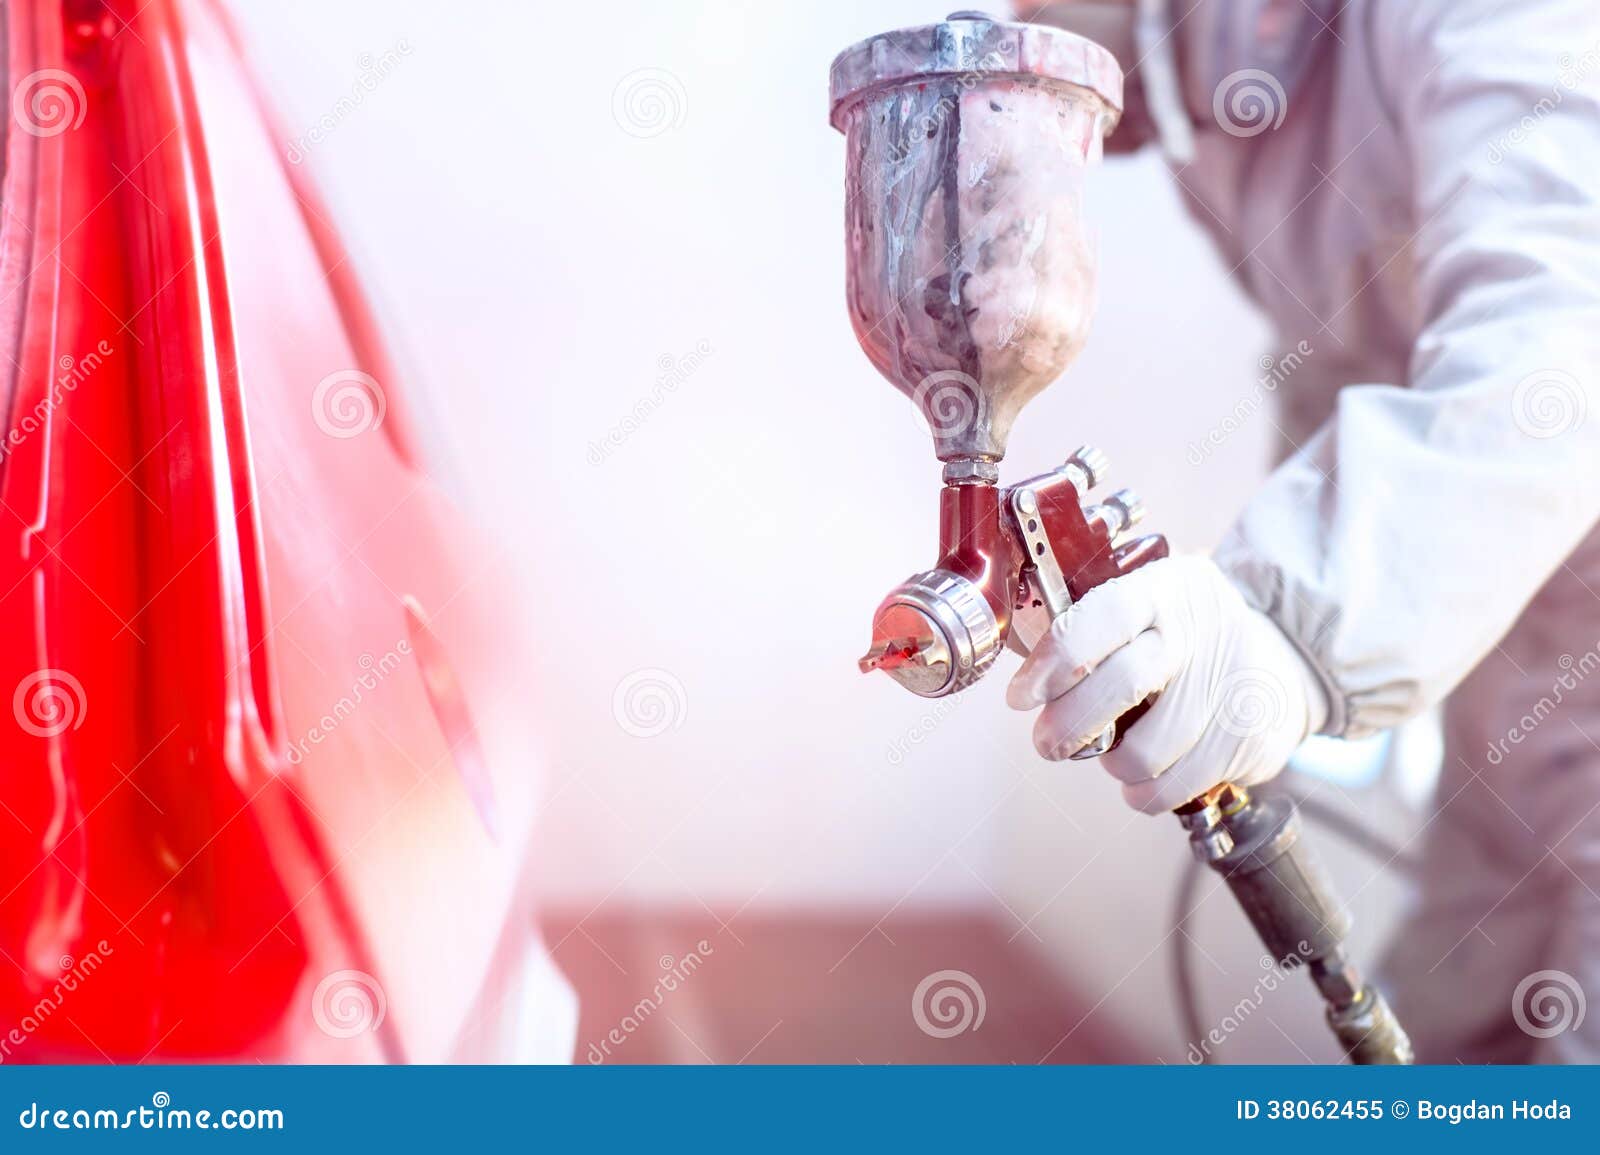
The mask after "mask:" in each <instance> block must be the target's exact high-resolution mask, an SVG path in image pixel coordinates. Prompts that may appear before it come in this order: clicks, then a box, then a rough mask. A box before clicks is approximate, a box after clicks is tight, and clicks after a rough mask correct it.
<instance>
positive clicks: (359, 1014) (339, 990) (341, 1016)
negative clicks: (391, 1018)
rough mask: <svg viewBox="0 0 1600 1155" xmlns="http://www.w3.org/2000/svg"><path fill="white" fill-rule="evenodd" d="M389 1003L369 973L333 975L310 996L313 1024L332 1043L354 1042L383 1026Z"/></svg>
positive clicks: (339, 973) (341, 972)
mask: <svg viewBox="0 0 1600 1155" xmlns="http://www.w3.org/2000/svg"><path fill="white" fill-rule="evenodd" d="M388 1011H389V1000H388V999H387V998H386V997H385V996H384V993H383V986H382V985H381V984H380V983H379V982H378V980H377V979H375V978H373V977H372V976H371V975H369V974H368V973H367V972H366V971H349V970H346V971H334V972H333V973H332V974H330V975H327V976H326V977H325V978H323V980H322V981H321V982H320V983H318V984H317V989H316V990H314V991H312V992H311V1021H312V1022H314V1023H316V1024H317V1030H319V1031H321V1032H322V1033H323V1034H325V1035H327V1036H328V1037H329V1038H331V1039H353V1038H355V1037H356V1036H357V1035H364V1034H366V1033H367V1032H368V1031H375V1030H377V1029H378V1028H379V1027H381V1026H383V1019H384V1016H385V1015H386V1014H387V1013H388Z"/></svg>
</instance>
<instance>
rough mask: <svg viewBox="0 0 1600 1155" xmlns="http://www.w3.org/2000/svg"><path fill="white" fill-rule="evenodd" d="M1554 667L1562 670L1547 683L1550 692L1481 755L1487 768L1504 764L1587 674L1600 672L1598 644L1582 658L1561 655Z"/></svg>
mask: <svg viewBox="0 0 1600 1155" xmlns="http://www.w3.org/2000/svg"><path fill="white" fill-rule="evenodd" d="M1556 665H1557V666H1559V667H1560V668H1561V673H1560V674H1558V675H1556V678H1555V680H1554V681H1553V682H1551V683H1550V692H1549V693H1548V694H1545V695H1544V696H1542V697H1541V698H1540V699H1539V700H1538V701H1537V702H1535V703H1534V704H1533V705H1532V706H1531V707H1529V709H1528V712H1527V713H1525V714H1523V715H1522V717H1520V718H1518V719H1517V720H1516V722H1515V723H1514V724H1513V725H1512V726H1511V727H1510V729H1508V730H1507V731H1506V732H1505V734H1504V736H1503V737H1500V738H1496V739H1495V740H1494V741H1492V742H1490V743H1489V747H1488V750H1487V751H1486V752H1485V754H1484V757H1486V758H1487V759H1488V760H1489V765H1491V766H1498V765H1500V763H1502V762H1504V761H1505V760H1506V756H1507V755H1508V754H1510V753H1511V748H1512V747H1513V746H1520V745H1522V743H1523V741H1524V740H1526V739H1527V738H1528V736H1529V735H1530V734H1532V733H1533V732H1534V731H1535V730H1537V729H1538V728H1539V727H1540V726H1542V725H1544V723H1545V720H1546V719H1548V718H1549V717H1550V715H1552V714H1554V713H1555V712H1556V711H1557V710H1559V709H1560V708H1561V704H1562V703H1563V702H1565V701H1566V700H1567V695H1568V694H1570V693H1572V692H1573V691H1574V690H1576V689H1577V688H1578V687H1579V686H1580V685H1582V684H1583V682H1584V680H1585V679H1586V678H1588V677H1589V675H1590V674H1592V673H1594V672H1595V671H1596V670H1600V642H1596V643H1595V645H1594V646H1593V647H1591V648H1590V649H1589V650H1587V651H1585V652H1584V653H1583V655H1582V656H1581V657H1577V658H1574V657H1573V656H1572V655H1571V654H1562V655H1561V656H1560V657H1559V658H1557V659H1556Z"/></svg>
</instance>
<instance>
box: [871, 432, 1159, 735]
mask: <svg viewBox="0 0 1600 1155" xmlns="http://www.w3.org/2000/svg"><path fill="white" fill-rule="evenodd" d="M947 472H948V470H947ZM1105 473H1106V460H1105V457H1104V455H1103V454H1101V453H1100V452H1099V451H1097V450H1094V449H1090V448H1088V447H1084V448H1082V449H1079V450H1078V451H1077V452H1076V453H1074V454H1073V455H1072V456H1071V457H1069V458H1068V459H1067V460H1066V462H1065V463H1064V464H1063V465H1062V466H1060V467H1059V468H1058V469H1054V470H1052V471H1051V472H1049V473H1046V474H1042V475H1040V476H1038V477H1034V478H1030V479H1029V480H1027V481H1024V482H1022V483H1020V484H1017V485H1012V486H1008V487H1005V488H1001V487H999V486H997V485H995V484H993V483H990V482H988V481H986V480H982V479H968V480H965V481H961V482H954V481H952V482H948V483H947V484H946V485H945V486H944V488H943V490H942V491H941V492H940V495H939V542H940V546H939V550H940V558H939V562H938V564H937V565H935V566H934V568H933V569H930V570H925V571H923V572H921V573H918V574H914V575H912V576H911V577H910V578H908V579H907V580H906V581H904V582H902V583H901V584H900V585H899V586H898V587H896V588H895V589H894V590H893V591H891V592H890V594H889V596H888V597H886V598H885V599H884V600H883V603H882V604H881V605H880V606H879V607H878V612H877V613H876V615H874V618H873V624H872V645H871V647H870V648H869V650H868V651H867V653H866V655H865V656H863V657H862V658H861V660H860V663H859V665H860V667H861V669H862V670H863V671H864V672H865V671H871V670H882V671H884V672H886V673H888V674H889V676H890V677H892V678H894V679H895V680H896V681H898V682H899V683H900V684H901V685H903V686H905V687H906V688H907V689H908V690H910V691H912V692H913V693H915V694H920V695H922V696H923V697H928V698H934V697H942V696H943V695H945V694H953V693H956V692H957V691H959V690H963V689H965V688H966V687H967V686H970V685H971V684H972V683H974V682H976V681H977V680H978V679H979V678H981V677H982V676H983V675H984V674H985V673H986V672H987V671H988V670H989V668H990V666H991V665H992V664H993V663H994V660H995V658H996V657H997V656H998V655H999V652H1000V650H1001V649H1002V648H1003V647H1006V646H1008V645H1009V646H1010V648H1012V649H1013V650H1017V651H1019V652H1021V653H1027V652H1028V651H1029V650H1030V649H1032V647H1033V646H1034V645H1035V644H1036V643H1037V642H1038V640H1039V638H1040V637H1041V636H1042V635H1043V634H1044V632H1045V631H1046V630H1047V629H1049V627H1050V623H1051V622H1052V621H1054V620H1055V619H1056V618H1058V617H1060V616H1061V615H1062V614H1064V613H1065V612H1066V611H1067V609H1068V608H1069V607H1070V606H1071V605H1072V603H1073V602H1074V601H1075V600H1077V599H1078V598H1080V597H1082V596H1083V595H1084V594H1085V593H1086V592H1088V590H1090V589H1092V588H1093V587H1094V586H1097V585H1099V584H1100V583H1101V582H1105V581H1110V580H1111V579H1112V578H1115V577H1118V576H1120V575H1122V574H1125V573H1128V572H1129V571H1131V570H1133V569H1135V568H1137V567H1138V566H1141V565H1144V564H1145V563H1146V562H1149V561H1154V560H1155V559H1156V558H1160V557H1165V556H1166V555H1167V543H1166V539H1165V538H1162V537H1160V536H1159V535H1150V536H1146V537H1140V538H1135V539H1132V540H1125V539H1124V535H1125V534H1126V533H1127V531H1128V530H1131V529H1132V528H1133V527H1134V526H1135V525H1136V524H1138V522H1139V521H1140V520H1141V519H1142V517H1143V515H1144V510H1143V506H1142V504H1141V503H1140V501H1139V499H1138V497H1137V496H1135V495H1134V493H1133V492H1132V491H1131V490H1126V489H1124V490H1119V491H1118V492H1116V493H1114V494H1112V495H1110V496H1109V497H1107V498H1106V499H1105V500H1104V501H1101V502H1097V503H1092V504H1091V503H1090V501H1089V495H1090V491H1091V490H1093V489H1094V488H1095V487H1096V486H1098V485H1099V484H1100V483H1101V482H1102V481H1103V480H1104V477H1105ZM1128 721H1129V722H1131V721H1132V718H1129V719H1128ZM1114 741H1115V735H1109V736H1107V738H1106V739H1105V744H1104V745H1097V746H1095V747H1094V748H1092V749H1091V750H1090V751H1089V752H1091V753H1103V752H1104V751H1105V750H1106V749H1109V748H1110V744H1111V743H1113V742H1114Z"/></svg>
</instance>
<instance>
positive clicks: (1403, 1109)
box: [1389, 1099, 1411, 1119]
mask: <svg viewBox="0 0 1600 1155" xmlns="http://www.w3.org/2000/svg"><path fill="white" fill-rule="evenodd" d="M1389 1110H1390V1112H1391V1113H1392V1114H1393V1115H1394V1117H1395V1118H1396V1119H1404V1118H1405V1117H1406V1116H1407V1115H1409V1114H1411V1104H1410V1103H1407V1102H1406V1101H1405V1100H1404V1099H1396V1100H1395V1101H1394V1103H1393V1104H1392V1105H1391V1106H1390V1107H1389Z"/></svg>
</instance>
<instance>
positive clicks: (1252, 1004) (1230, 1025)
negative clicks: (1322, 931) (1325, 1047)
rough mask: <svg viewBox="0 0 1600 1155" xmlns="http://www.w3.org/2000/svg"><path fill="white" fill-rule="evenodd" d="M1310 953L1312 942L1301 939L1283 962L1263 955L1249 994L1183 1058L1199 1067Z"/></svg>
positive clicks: (1197, 1040) (1190, 1045) (1192, 1043)
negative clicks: (1258, 971) (1256, 977)
mask: <svg viewBox="0 0 1600 1155" xmlns="http://www.w3.org/2000/svg"><path fill="white" fill-rule="evenodd" d="M1310 953H1311V944H1310V943H1308V942H1304V941H1302V942H1300V943H1298V944H1296V953H1295V954H1293V955H1290V956H1289V958H1287V959H1286V960H1284V961H1283V962H1282V963H1279V962H1278V960H1276V959H1274V958H1273V957H1272V956H1271V955H1262V956H1261V969H1262V974H1261V977H1260V978H1258V979H1256V981H1255V985H1254V986H1252V987H1251V988H1250V993H1249V994H1247V995H1245V996H1244V997H1243V998H1241V999H1240V1000H1239V1001H1238V1002H1236V1003H1234V1004H1233V1006H1232V1007H1231V1008H1229V1010H1228V1013H1227V1014H1225V1015H1223V1016H1222V1019H1221V1021H1219V1022H1218V1023H1217V1025H1216V1026H1214V1027H1212V1028H1211V1029H1210V1030H1209V1031H1207V1032H1206V1034H1205V1037H1204V1038H1202V1039H1196V1040H1194V1041H1193V1042H1191V1043H1190V1044H1189V1051H1188V1053H1187V1054H1186V1055H1184V1058H1185V1059H1187V1060H1188V1061H1189V1063H1190V1064H1191V1065H1193V1066H1199V1065H1200V1064H1201V1063H1204V1062H1205V1061H1206V1060H1207V1059H1209V1058H1210V1057H1211V1054H1212V1052H1213V1051H1214V1050H1215V1049H1216V1048H1218V1047H1220V1046H1222V1044H1223V1043H1225V1042H1227V1041H1228V1039H1229V1037H1230V1036H1232V1035H1233V1033H1234V1032H1235V1031H1237V1030H1239V1029H1240V1028H1241V1027H1243V1026H1244V1025H1245V1023H1246V1022H1248V1021H1249V1019H1250V1016H1251V1015H1253V1014H1255V1013H1256V1012H1257V1011H1259V1010H1260V1009H1261V1008H1262V1006H1264V1005H1265V1004H1266V1001H1267V996H1269V995H1270V994H1272V992H1273V991H1275V990H1277V989H1278V988H1279V987H1280V986H1282V985H1283V984H1284V983H1285V982H1286V981H1288V979H1289V977H1290V976H1291V975H1292V974H1294V972H1295V971H1297V970H1299V969H1300V967H1301V966H1302V965H1304V959H1305V957H1306V956H1307V955H1309V954H1310Z"/></svg>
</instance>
